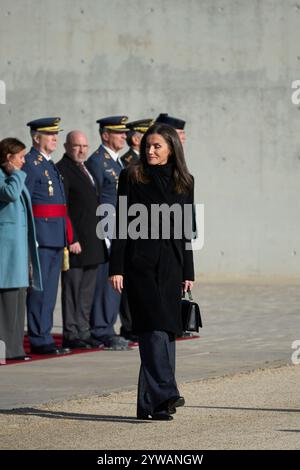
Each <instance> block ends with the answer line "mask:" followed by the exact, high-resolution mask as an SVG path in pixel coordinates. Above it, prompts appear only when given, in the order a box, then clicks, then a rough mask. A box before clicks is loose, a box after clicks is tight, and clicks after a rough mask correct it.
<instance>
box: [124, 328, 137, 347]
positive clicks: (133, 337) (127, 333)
mask: <svg viewBox="0 0 300 470" xmlns="http://www.w3.org/2000/svg"><path fill="white" fill-rule="evenodd" d="M120 336H121V337H123V338H125V339H128V341H130V342H131V343H138V342H139V337H138V336H137V335H135V334H134V333H132V331H129V330H125V328H123V327H122V326H121V328H120Z"/></svg>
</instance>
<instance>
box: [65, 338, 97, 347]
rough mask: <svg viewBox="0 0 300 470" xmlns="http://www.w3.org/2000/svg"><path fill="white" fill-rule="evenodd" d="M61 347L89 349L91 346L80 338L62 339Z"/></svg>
mask: <svg viewBox="0 0 300 470" xmlns="http://www.w3.org/2000/svg"><path fill="white" fill-rule="evenodd" d="M62 347H63V348H70V349H91V346H89V345H88V344H87V343H86V342H85V341H82V340H81V339H69V340H67V339H65V340H63V343H62Z"/></svg>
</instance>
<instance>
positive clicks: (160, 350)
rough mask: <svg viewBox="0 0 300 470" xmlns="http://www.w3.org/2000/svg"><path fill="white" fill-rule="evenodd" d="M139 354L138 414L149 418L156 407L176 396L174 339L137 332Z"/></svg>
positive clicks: (163, 334)
mask: <svg viewBox="0 0 300 470" xmlns="http://www.w3.org/2000/svg"><path fill="white" fill-rule="evenodd" d="M139 351H140V357H141V367H140V374H139V383H138V399H137V414H138V415H149V414H150V415H152V414H153V412H155V410H156V408H157V407H159V405H161V404H162V403H164V402H165V401H167V400H169V399H170V398H173V397H178V396H179V391H178V388H177V384H176V380H175V337H174V335H173V334H172V333H167V332H166V331H147V332H144V333H139Z"/></svg>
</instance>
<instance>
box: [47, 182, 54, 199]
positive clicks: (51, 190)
mask: <svg viewBox="0 0 300 470" xmlns="http://www.w3.org/2000/svg"><path fill="white" fill-rule="evenodd" d="M48 194H49V196H54V190H53V186H52V181H51V180H49V181H48Z"/></svg>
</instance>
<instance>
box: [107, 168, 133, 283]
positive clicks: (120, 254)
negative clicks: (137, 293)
mask: <svg viewBox="0 0 300 470" xmlns="http://www.w3.org/2000/svg"><path fill="white" fill-rule="evenodd" d="M120 196H126V197H127V201H126V206H125V204H122V210H123V209H125V207H126V214H120V199H119V197H120ZM128 198H129V183H128V174H127V170H122V171H121V173H120V176H119V184H118V199H117V208H116V225H115V232H114V237H113V240H112V245H111V252H110V257H109V275H110V276H114V275H117V274H119V275H123V276H124V265H125V250H126V245H127V230H126V238H120V232H119V227H120V215H122V217H121V218H122V221H124V222H125V221H126V227H127V226H128ZM122 232H123V230H122Z"/></svg>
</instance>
